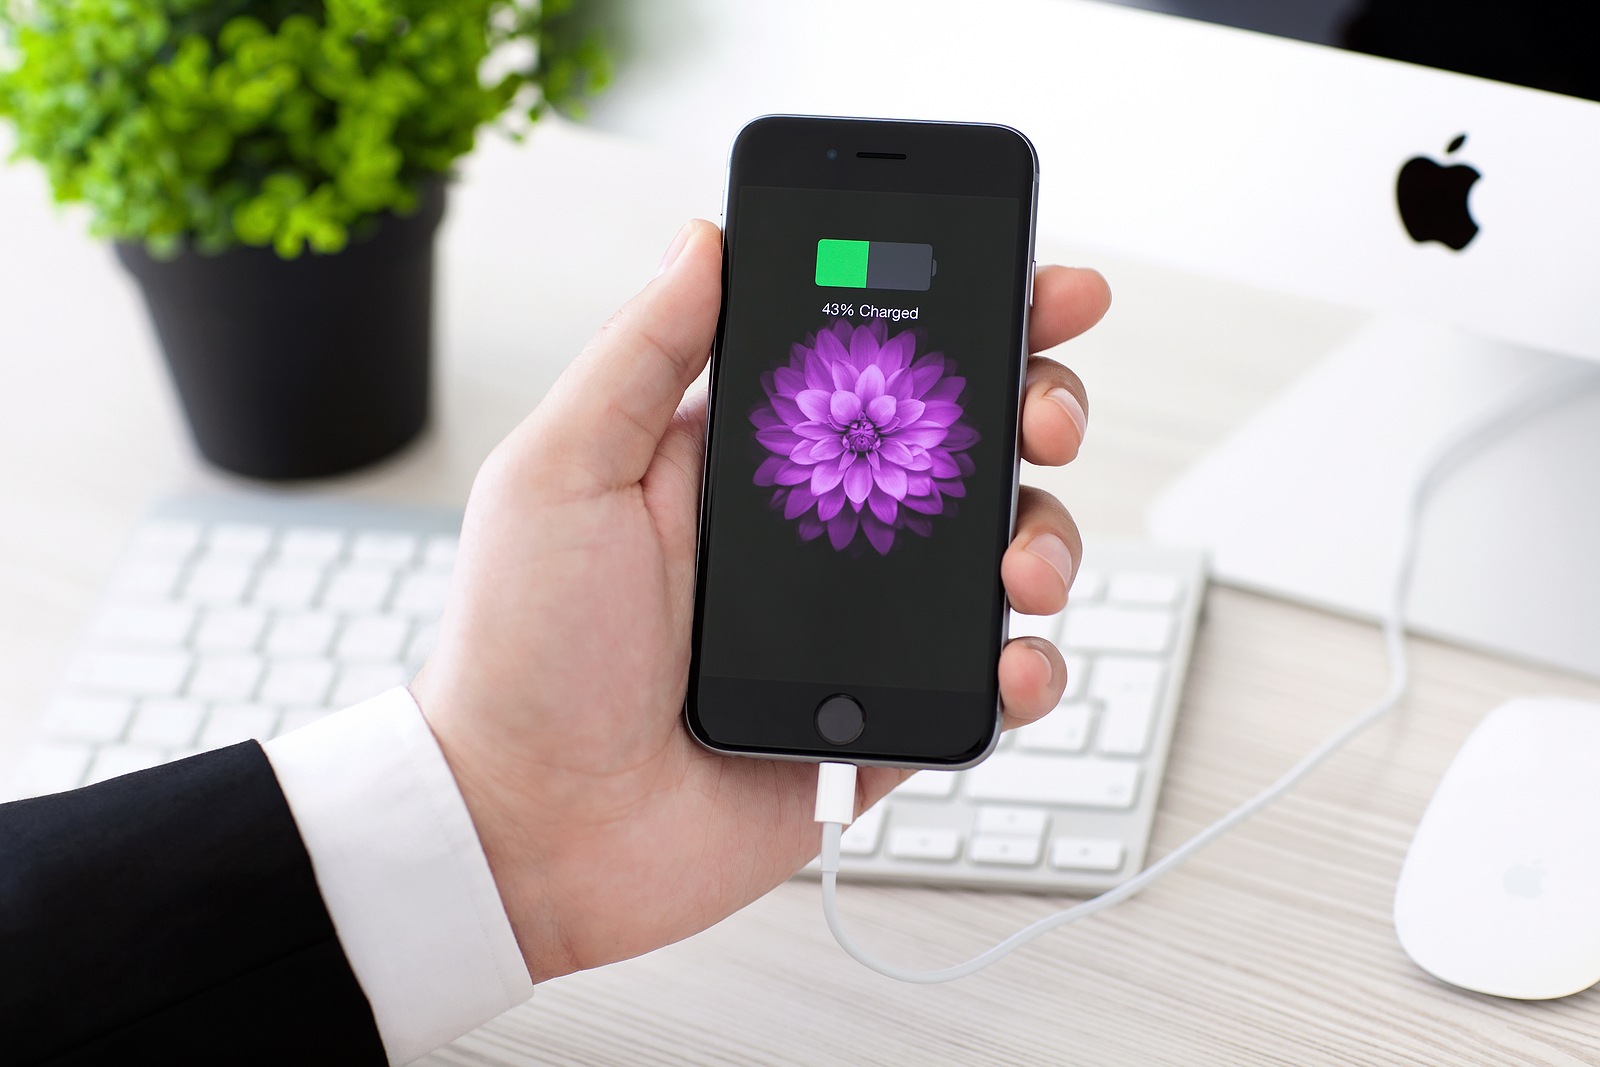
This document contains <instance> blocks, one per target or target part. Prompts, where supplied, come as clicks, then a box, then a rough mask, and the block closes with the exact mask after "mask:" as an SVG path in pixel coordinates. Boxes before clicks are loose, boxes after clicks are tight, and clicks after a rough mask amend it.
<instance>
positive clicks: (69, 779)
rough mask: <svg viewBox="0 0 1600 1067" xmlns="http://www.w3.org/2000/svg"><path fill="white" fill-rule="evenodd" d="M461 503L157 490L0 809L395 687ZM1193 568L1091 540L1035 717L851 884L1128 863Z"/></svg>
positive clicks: (1028, 628)
mask: <svg viewBox="0 0 1600 1067" xmlns="http://www.w3.org/2000/svg"><path fill="white" fill-rule="evenodd" d="M459 523H460V516H459V514H456V513H452V512H447V511H435V510H425V509H413V508H389V507H378V506H366V505H360V504H354V503H348V502H343V501H334V500H320V499H304V498H293V497H276V496H264V495H263V496H246V495H238V496H214V497H201V498H195V499H187V500H175V501H169V502H167V503H165V504H163V505H161V506H160V507H158V508H157V509H156V510H155V512H154V513H153V514H152V515H151V517H150V518H148V519H146V520H145V521H144V522H143V523H142V524H141V525H140V526H139V528H138V529H137V530H136V531H135V532H134V535H133V537H132V538H131V539H130V543H129V548H128V550H127V552H126V553H125V555H124V556H123V558H122V560H121V561H120V563H119V564H118V566H117V569H116V571H115V573H114V574H113V576H112V579H111V581H110V583H109V587H108V590H107V594H106V597H105V600H104V602H103V603H102V604H101V606H100V607H99V609H98V611H97V612H96V614H95V616H94V618H93V620H92V622H91V623H90V625H89V627H88V630H87V632H86V634H85V637H84V640H83V642H82V645H81V647H80V649H79V651H78V654H77V656H76V657H75V662H74V664H73V666H72V667H71V669H70V670H69V671H68V674H67V678H66V680H65V683H64V684H63V686H62V688H61V692H60V694H59V695H58V696H57V698H56V699H55V700H54V701H53V702H52V704H51V705H50V707H49V708H48V709H47V711H46V713H45V716H44V719H43V722H42V723H41V726H40V736H39V739H38V741H37V742H36V743H35V744H33V745H32V746H31V747H30V748H29V749H28V751H27V753H26V754H25V756H24V759H23V762H22V767H21V773H20V774H19V775H15V776H13V778H12V780H11V781H10V782H9V783H8V785H7V786H6V787H4V788H0V799H12V798H16V797H26V796H37V795H40V794H43V793H51V792H58V791H60V790H64V789H72V788H75V787H77V786H80V785H87V784H89V783H92V782H98V781H102V780H104V779H106V778H111V777H114V776H116V775H119V774H127V773H129V772H131V771H136V770H141V769H143V768H145V767H151V766H155V765H156V764H159V763H164V762H166V761H167V760H172V759H178V758H181V757H183V756H187V755H191V754H193V753H196V752H203V751H205V750H207V749H212V748H220V747H222V746H224V745H231V744H235V743H237V742H239V741H243V740H246V739H248V738H256V739H258V740H267V739H269V738H272V737H275V736H277V735H278V734H281V733H284V732H286V731H289V730H293V729H294V728H296V727H297V726H301V725H304V724H306V723H308V722H311V721H313V720H315V719H317V718H319V717H320V716H323V715H326V714H328V713H329V712H331V711H336V710H338V709H339V708H343V707H347V706H349V705H351V704H354V703H357V702H358V701H361V700H364V699H366V698H367V697H370V696H375V695H376V694H378V693H381V692H383V691H384V690H385V689H388V688H391V687H392V686H395V685H400V684H403V683H404V682H406V681H408V680H409V679H410V677H411V676H412V675H413V674H414V673H415V672H416V670H417V668H418V667H419V666H421V664H422V661H423V659H424V658H425V657H426V656H427V654H428V649H429V648H430V647H431V645H432V642H433V640H434V636H435V634H436V633H437V626H438V616H439V612H440V610H441V609H442V608H443V605H444V598H445V593H446V590H447V588H448V580H449V574H450V567H451V564H452V563H453V562H454V559H455V550H456V531H457V529H458V527H459ZM1204 587H1205V576H1204V570H1203V568H1202V564H1201V561H1200V558H1199V557H1198V556H1197V555H1195V554H1193V553H1188V552H1182V551H1175V550H1169V549H1161V548H1155V547H1153V546H1149V545H1137V544H1135V545H1113V544H1104V545H1092V546H1091V547H1090V548H1089V549H1088V552H1087V554H1086V557H1085V560H1084V564H1083V568H1082V570H1081V571H1080V572H1079V574H1078V578H1077V581H1076V583H1075V584H1074V586H1073V590H1072V604H1071V606H1070V607H1069V608H1068V610H1067V611H1066V612H1065V613H1064V615H1062V616H1056V617H1053V618H1048V619H1045V618H1036V617H1031V616H1025V615H1013V616H1012V619H1011V634H1012V636H1014V637H1017V636H1022V635H1024V634H1038V635H1040V636H1044V637H1048V638H1050V639H1052V640H1058V641H1059V642H1060V644H1061V645H1062V648H1063V650H1064V653H1065V655H1066V660H1067V670H1068V674H1069V678H1070V680H1069V682H1068V685H1067V693H1066V696H1065V697H1064V698H1063V701H1062V705H1061V706H1060V707H1059V708H1057V709H1056V710H1055V711H1053V712H1052V713H1051V714H1050V716H1049V717H1048V718H1046V719H1045V720H1043V721H1042V722H1039V723H1036V724H1034V725H1032V726H1028V727H1025V728H1023V729H1021V730H1018V731H1014V732H1012V733H1010V734H1007V735H1006V736H1005V738H1004V739H1003V740H1002V741H1001V744H1000V748H999V750H998V751H997V752H995V753H994V754H993V755H992V756H990V757H989V759H988V760H986V761H985V762H984V763H982V764H980V765H979V766H977V767H975V768H973V769H971V770H968V771H946V772H940V771H922V772H920V773H918V774H917V775H915V776H913V777H912V778H911V779H910V780H909V781H907V782H906V783H905V784H904V785H902V786H901V787H900V788H899V789H897V790H896V791H895V792H894V794H892V795H891V796H890V797H889V799H888V800H886V801H884V802H883V803H882V804H879V805H878V806H877V807H875V808H874V809H873V810H872V811H869V812H867V813H866V814H865V815H863V816H862V817H861V818H860V819H857V820H856V823H855V825H853V826H852V827H850V829H849V830H848V831H847V832H846V833H845V836H844V852H845V856H844V867H843V872H844V874H845V875H846V876H847V877H858V878H869V879H876V880H887V881H900V882H918V883H924V884H932V885H960V886H972V887H992V888H1007V889H1031V890H1041V891H1053V892H1093V891H1096V890H1099V889H1104V888H1107V887H1109V886H1111V885H1115V884H1116V883H1117V882H1119V881H1121V880H1123V879H1125V878H1127V877H1128V876H1129V875H1131V874H1132V873H1134V872H1135V871H1137V870H1139V869H1140V867H1141V866H1142V865H1143V863H1144V853H1145V844H1146V842H1147V840H1148V838H1149V833H1150V823H1151V820H1152V818H1153V817H1154V814H1155V805H1156V796H1157V792H1158V790H1159V787H1160V783H1161V774H1162V770H1163V767H1164V765H1165V761H1166V753H1167V747H1168V744H1169V742H1170V738H1171V733H1172V723H1173V718H1174V715H1175V714H1176V711H1177V706H1178V698H1179V694H1180V692H1181V688H1182V682H1183V675H1184V670H1185V668H1186V666H1187V663H1188V655H1189V648H1190V645H1191V644H1192V643H1193V641H1194V631H1195V621H1196V616H1197V614H1198V612H1199V608H1200V603H1201V599H1202V595H1203V593H1204Z"/></svg>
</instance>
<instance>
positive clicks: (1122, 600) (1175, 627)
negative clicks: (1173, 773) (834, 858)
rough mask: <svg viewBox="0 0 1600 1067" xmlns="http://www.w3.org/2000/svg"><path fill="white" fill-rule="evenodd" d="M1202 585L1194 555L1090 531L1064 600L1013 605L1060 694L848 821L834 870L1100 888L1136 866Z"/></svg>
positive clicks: (972, 883)
mask: <svg viewBox="0 0 1600 1067" xmlns="http://www.w3.org/2000/svg"><path fill="white" fill-rule="evenodd" d="M1204 594H1205V566H1204V561H1203V560H1202V558H1201V556H1200V555H1199V554H1198V553H1195V552H1190V551H1185V550H1181V549H1168V548H1160V547H1157V546H1154V545H1148V544H1115V543H1104V544H1096V543H1091V544H1090V545H1089V546H1088V547H1087V548H1086V549H1085V552H1084V560H1083V566H1082V568H1081V569H1080V570H1079V572H1078V577H1077V580H1076V581H1075V582H1074V583H1073V586H1072V597H1071V603H1070V604H1069V605H1068V607H1067V610H1066V611H1065V612H1063V613H1061V614H1060V615H1055V616H1051V617H1048V618H1046V617H1040V616H1031V615H1018V614H1016V613H1015V612H1013V613H1012V615H1011V636H1012V637H1023V636H1028V635H1035V636H1039V637H1046V638H1049V639H1050V640H1052V641H1055V642H1056V643H1057V644H1058V645H1059V646H1060V648H1061V650H1062V654H1063V655H1064V656H1065V658H1066V661H1067V675H1068V678H1067V690H1066V693H1065V694H1064V695H1063V696H1062V699H1061V704H1060V706H1059V707H1057V708H1056V709H1055V710H1054V711H1052V712H1051V713H1050V714H1049V715H1048V716H1047V717H1046V718H1044V719H1042V720H1040V721H1039V722H1037V723H1034V724H1033V725H1031V726H1024V727H1022V728H1021V729H1020V730H1013V731H1012V732H1010V733H1008V734H1006V735H1005V736H1004V737H1003V738H1001V741H1000V747H999V748H998V749H997V750H996V751H995V753H994V754H993V755H991V756H990V757H989V758H988V759H987V760H985V761H983V762H982V763H980V764H979V765H978V766H976V767H973V768H972V769H970V770H965V771H919V772H917V773H916V774H914V775H912V776H911V777H910V778H909V779H907V780H906V782H905V783H904V784H903V785H901V786H900V787H899V788H898V789H896V790H895V791H894V792H893V793H891V794H890V795H889V796H888V798H887V799H885V800H884V801H883V802H882V803H880V804H878V805H876V806H875V807H873V808H872V809H871V810H870V811H868V812H866V813H865V814H864V815H862V816H861V817H860V818H858V819H857V820H856V821H855V823H854V824H853V825H852V826H851V827H850V828H849V829H847V830H846V831H845V833H844V838H843V840H842V841H841V853H842V855H841V857H840V877H841V878H855V879H858V880H863V881H880V882H915V883H920V884H924V885H955V886H963V887H968V888H974V889H1021V890H1032V891H1037V892H1059V893H1097V892H1100V891H1102V890H1105V889H1109V888H1111V887H1112V886H1114V885H1116V884H1118V883H1119V882H1122V881H1125V880H1126V879H1127V878H1129V877H1131V876H1132V875H1133V874H1135V873H1137V872H1138V871H1139V870H1140V869H1142V868H1143V866H1144V857H1145V848H1146V846H1147V845H1148V843H1149V840H1150V824H1151V822H1152V821H1153V820H1154V818H1155V810H1156V798H1157V795H1158V794H1159V792H1160V788H1161V776H1162V773H1163V771H1164V770H1165V768H1166V761H1167V750H1168V748H1169V747H1170V745H1171V741H1172V726H1173V721H1174V719H1175V718H1176V716H1177V711H1178V703H1179V699H1180V696H1181V694H1182V691H1183V679H1184V673H1185V671H1186V670H1187V669H1188V664H1189V650H1190V648H1191V646H1192V645H1193V644H1194V635H1195V627H1196V624H1197V622H1198V619H1199V614H1200V607H1201V602H1202V600H1203V598H1204ZM807 871H808V872H811V873H815V864H813V865H812V866H810V867H808V868H807Z"/></svg>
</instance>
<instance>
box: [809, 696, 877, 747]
mask: <svg viewBox="0 0 1600 1067" xmlns="http://www.w3.org/2000/svg"><path fill="white" fill-rule="evenodd" d="M864 725H866V719H865V718H864V717H863V716H862V714H861V705H860V704H857V703H856V702H855V701H854V700H853V699H851V698H850V697H847V696H845V695H844V694H843V693H839V694H837V695H835V696H831V697H829V698H828V699H827V700H824V701H823V702H822V703H821V704H820V705H818V707H817V733H819V734H821V735H822V739H823V740H824V741H827V742H828V743H829V744H832V745H848V744H849V743H850V742H852V741H854V740H855V739H856V738H858V737H860V736H861V728H862V726H864Z"/></svg>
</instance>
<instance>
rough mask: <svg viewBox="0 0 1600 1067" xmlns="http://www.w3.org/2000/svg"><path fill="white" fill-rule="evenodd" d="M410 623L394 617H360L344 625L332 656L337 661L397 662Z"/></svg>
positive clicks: (407, 620)
mask: <svg viewBox="0 0 1600 1067" xmlns="http://www.w3.org/2000/svg"><path fill="white" fill-rule="evenodd" d="M410 631H411V620H409V619H403V618H400V617H398V616H395V615H363V616H358V617H357V618H353V619H351V620H350V621H349V622H347V623H345V626H344V631H343V632H342V633H340V634H339V643H338V645H337V646H336V647H335V650H334V654H335V655H336V656H337V657H338V658H339V659H381V660H394V659H399V658H400V650H401V648H402V647H404V645H405V642H406V636H407V635H408V634H409V633H410Z"/></svg>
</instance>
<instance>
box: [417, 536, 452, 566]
mask: <svg viewBox="0 0 1600 1067" xmlns="http://www.w3.org/2000/svg"><path fill="white" fill-rule="evenodd" d="M456 548H457V539H456V538H454V537H430V538H428V547H427V548H425V549H424V550H423V552H422V562H423V563H424V564H425V565H426V566H429V567H437V568H439V569H441V570H449V569H450V568H451V567H454V566H455V565H456Z"/></svg>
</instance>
